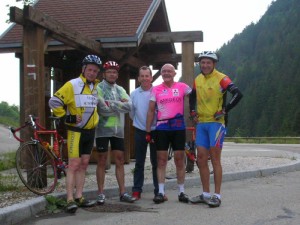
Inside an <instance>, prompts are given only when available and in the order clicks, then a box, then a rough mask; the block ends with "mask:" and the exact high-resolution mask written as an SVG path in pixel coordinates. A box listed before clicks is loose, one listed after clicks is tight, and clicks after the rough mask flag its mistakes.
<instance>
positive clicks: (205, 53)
mask: <svg viewBox="0 0 300 225" xmlns="http://www.w3.org/2000/svg"><path fill="white" fill-rule="evenodd" d="M202 58H209V59H212V60H213V61H215V62H218V60H219V58H218V56H217V54H216V53H215V52H212V51H203V52H201V53H200V54H199V56H198V60H199V61H200V60H201V59H202Z"/></svg>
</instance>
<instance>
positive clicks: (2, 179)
mask: <svg viewBox="0 0 300 225" xmlns="http://www.w3.org/2000/svg"><path fill="white" fill-rule="evenodd" d="M15 156H16V153H15V152H7V153H3V154H1V155H0V171H5V170H9V169H12V168H15V167H16V163H15ZM17 182H18V176H17V174H15V173H12V172H7V173H1V174H0V192H5V191H15V190H18V185H16V183H17Z"/></svg>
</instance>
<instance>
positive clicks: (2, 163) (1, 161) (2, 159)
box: [0, 152, 16, 171]
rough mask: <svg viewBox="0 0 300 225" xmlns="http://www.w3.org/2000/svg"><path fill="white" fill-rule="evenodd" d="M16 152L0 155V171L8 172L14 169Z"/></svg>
mask: <svg viewBox="0 0 300 225" xmlns="http://www.w3.org/2000/svg"><path fill="white" fill-rule="evenodd" d="M15 157H16V152H6V153H3V154H0V171H4V170H9V169H12V168H15V167H16V162H15Z"/></svg>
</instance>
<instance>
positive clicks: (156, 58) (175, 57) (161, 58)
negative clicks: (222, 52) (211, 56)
mask: <svg viewBox="0 0 300 225" xmlns="http://www.w3.org/2000/svg"><path fill="white" fill-rule="evenodd" d="M193 54H194V53H193ZM145 57H146V58H147V61H148V62H151V63H161V62H175V63H178V62H182V55H181V54H171V53H170V54H168V53H161V54H157V55H155V54H152V55H151V56H148V57H147V56H145ZM142 58H143V57H142ZM194 62H198V54H194Z"/></svg>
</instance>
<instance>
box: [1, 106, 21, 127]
mask: <svg viewBox="0 0 300 225" xmlns="http://www.w3.org/2000/svg"><path fill="white" fill-rule="evenodd" d="M19 120H20V112H19V107H18V106H16V105H12V106H11V105H9V104H8V103H7V102H3V101H2V102H0V124H4V125H11V126H18V125H19Z"/></svg>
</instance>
